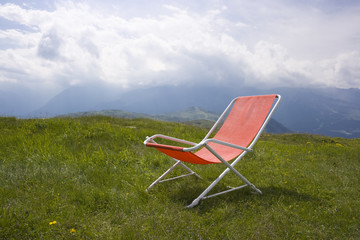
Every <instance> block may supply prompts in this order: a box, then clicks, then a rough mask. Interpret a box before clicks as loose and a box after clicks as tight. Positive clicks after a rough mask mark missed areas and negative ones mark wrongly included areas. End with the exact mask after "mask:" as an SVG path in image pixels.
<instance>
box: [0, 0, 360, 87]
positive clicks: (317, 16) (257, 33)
mask: <svg viewBox="0 0 360 240" xmlns="http://www.w3.org/2000/svg"><path fill="white" fill-rule="evenodd" d="M175 5H176V4H174V5H171V6H170V5H163V6H162V11H161V14H157V15H142V16H136V17H124V16H122V15H117V14H116V12H117V11H114V12H113V13H111V11H110V12H109V11H107V12H106V13H105V12H101V11H100V10H97V9H94V8H92V7H91V6H90V5H87V4H85V3H74V2H60V3H58V4H57V5H56V7H55V9H54V10H52V11H50V10H37V9H31V8H25V7H22V6H18V5H15V4H4V5H1V4H0V18H3V19H7V21H11V22H15V23H18V24H21V25H23V26H24V27H23V28H22V29H19V28H12V29H4V28H3V29H2V30H0V66H1V67H0V84H1V82H17V83H18V84H25V85H27V86H31V85H32V84H34V85H36V86H38V85H39V84H40V83H42V82H43V83H45V85H52V86H53V87H59V88H64V87H66V86H68V85H74V84H81V83H86V82H94V81H95V82H96V81H101V82H105V83H110V84H116V85H118V86H122V87H128V88H131V87H136V86H138V85H154V84H157V85H159V84H181V83H191V82H193V81H204V80H206V81H207V82H221V81H241V82H243V83H245V84H247V85H253V86H259V85H261V86H263V87H276V86H307V85H312V86H317V85H318V86H320V85H326V86H335V87H360V72H359V69H360V68H359V62H360V61H359V60H360V59H359V58H360V57H359V51H360V49H359V46H358V44H357V42H356V40H358V39H356V38H357V37H358V36H359V35H360V28H359V27H358V26H357V24H356V23H357V22H360V19H359V17H358V15H357V14H355V12H356V11H355V10H354V8H352V9H348V8H347V9H344V10H341V11H339V12H336V14H332V15H330V14H329V13H328V12H322V11H321V9H320V10H319V9H318V8H316V7H314V8H307V7H302V8H298V7H297V6H295V7H293V6H290V5H287V4H285V2H281V1H275V2H274V3H273V4H268V3H265V2H257V3H254V2H248V1H228V2H223V3H221V4H218V3H216V4H215V3H214V4H213V5H211V7H208V9H206V10H204V11H202V12H199V11H197V12H196V11H194V10H192V9H188V8H184V7H181V6H180V5H177V6H175ZM259 5H261V6H259ZM145 7H146V6H145ZM357 9H358V8H357ZM309 10H311V11H309ZM358 20H359V21H358ZM349 46H350V47H349ZM0 86H1V85H0Z"/></svg>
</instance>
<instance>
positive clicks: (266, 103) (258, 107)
mask: <svg viewBox="0 0 360 240" xmlns="http://www.w3.org/2000/svg"><path fill="white" fill-rule="evenodd" d="M276 96H277V95H263V96H250V97H238V98H236V99H235V102H234V103H233V106H232V108H231V110H230V113H229V115H228V116H227V118H226V119H225V122H224V123H223V124H222V126H221V128H220V129H219V130H218V131H217V133H216V134H215V136H214V137H213V138H214V139H218V140H221V141H225V142H228V143H232V144H236V145H240V146H243V147H248V146H249V145H250V144H251V142H252V141H253V139H254V138H255V136H256V135H257V134H258V132H259V130H260V128H261V127H262V125H263V123H264V121H265V120H266V117H267V116H268V114H269V112H270V110H271V107H272V105H273V103H274V100H275V97H276ZM210 146H211V147H212V148H213V149H214V150H215V151H216V152H218V153H219V154H220V156H222V157H223V158H224V159H225V160H227V161H229V160H231V159H233V158H235V157H237V156H238V155H239V154H240V153H241V152H242V150H239V149H234V148H230V147H227V146H224V145H220V144H215V143H210ZM196 155H198V156H200V157H202V158H205V159H206V158H212V157H211V154H210V152H208V150H207V149H201V150H200V151H198V152H197V153H196Z"/></svg>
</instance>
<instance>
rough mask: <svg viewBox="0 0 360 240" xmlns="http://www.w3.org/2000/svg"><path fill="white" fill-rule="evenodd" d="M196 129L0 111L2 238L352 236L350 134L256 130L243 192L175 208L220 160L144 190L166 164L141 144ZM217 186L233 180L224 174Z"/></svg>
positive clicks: (356, 212) (357, 155) (358, 154)
mask: <svg viewBox="0 0 360 240" xmlns="http://www.w3.org/2000/svg"><path fill="white" fill-rule="evenodd" d="M159 132H161V133H164V134H167V135H171V136H175V137H180V138H184V139H188V140H191V141H199V140H200V139H201V138H202V137H203V136H204V134H205V132H206V130H204V129H202V128H199V127H196V126H189V125H184V124H180V123H168V122H158V121H153V120H149V119H147V120H144V119H120V118H110V117H100V116H96V117H79V118H65V119H44V120H43V119H28V120H18V119H15V118H0V181H1V183H0V239H307V238H315V239H359V238H360V231H359V229H360V207H359V198H360V190H359V179H360V177H359V171H360V139H342V138H328V137H322V136H314V135H299V134H286V135H264V136H263V137H262V138H261V139H260V141H259V142H258V143H257V145H256V146H255V148H254V150H255V152H254V153H253V154H248V155H247V156H246V157H245V158H244V159H243V160H242V161H241V162H240V163H239V164H238V167H237V169H238V170H239V171H240V172H241V173H243V174H244V175H245V176H246V177H247V178H248V179H249V180H250V181H252V182H253V183H254V184H255V185H256V186H257V187H258V188H259V189H260V190H262V191H263V195H256V194H253V193H252V192H251V190H250V189H248V188H245V189H241V190H239V191H235V192H232V193H230V194H225V195H222V196H219V197H215V198H211V199H208V200H205V201H202V202H201V203H200V204H199V205H198V206H197V207H195V208H193V209H185V208H184V206H186V205H187V204H189V203H191V201H192V200H193V199H194V198H195V197H196V196H197V195H198V194H200V193H201V191H202V190H203V189H204V188H205V187H206V186H207V185H208V184H209V183H210V181H212V180H213V179H214V177H216V176H217V175H218V174H219V173H220V172H221V171H222V170H223V169H224V168H223V167H222V166H221V165H211V166H192V168H193V169H194V170H195V171H197V173H198V174H199V175H201V176H202V177H203V179H201V180H198V179H196V178H195V177H188V178H186V179H181V180H178V181H177V182H167V183H163V184H162V185H160V186H156V187H155V188H154V189H152V191H150V192H149V193H147V192H146V191H145V189H146V187H147V186H148V185H149V184H150V183H151V182H152V181H153V180H155V179H156V178H157V177H158V176H159V175H160V174H161V173H162V172H163V171H164V170H166V169H167V168H168V167H169V166H170V164H171V163H172V162H171V161H169V160H168V159H167V157H166V156H164V155H162V154H160V153H159V152H157V151H156V150H155V149H147V148H145V147H144V146H143V144H142V142H143V140H144V139H145V137H146V136H150V135H152V134H155V133H159ZM223 180H224V181H223V182H222V183H221V184H220V185H219V186H218V187H217V189H216V190H221V189H222V188H226V186H229V185H239V184H240V183H239V180H238V179H237V177H235V176H233V175H232V174H229V175H228V176H226V177H225V178H224V179H223Z"/></svg>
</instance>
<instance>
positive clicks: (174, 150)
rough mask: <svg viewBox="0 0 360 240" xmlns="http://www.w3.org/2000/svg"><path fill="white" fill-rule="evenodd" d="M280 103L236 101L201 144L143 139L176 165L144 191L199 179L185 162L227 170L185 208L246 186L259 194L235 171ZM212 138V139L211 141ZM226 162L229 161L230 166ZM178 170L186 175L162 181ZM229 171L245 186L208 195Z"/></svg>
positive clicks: (268, 98)
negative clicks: (185, 178)
mask: <svg viewBox="0 0 360 240" xmlns="http://www.w3.org/2000/svg"><path fill="white" fill-rule="evenodd" d="M280 99H281V96H280V95H276V94H274V95H262V96H250V97H238V98H235V99H234V100H232V101H231V103H230V104H229V105H228V107H227V108H226V109H225V111H224V112H223V113H222V114H221V115H220V117H219V119H218V120H217V121H216V122H215V124H214V126H213V127H212V128H211V129H210V131H209V132H208V134H207V135H206V136H205V138H204V139H203V140H202V141H201V142H200V143H193V142H190V141H186V140H182V139H178V138H174V137H169V136H165V135H162V134H156V135H153V136H151V137H146V140H145V141H144V144H145V146H147V147H154V148H156V149H157V150H159V151H160V152H162V153H164V154H166V155H168V156H169V157H171V158H172V159H173V160H175V164H174V165H173V166H171V167H170V168H169V169H168V170H167V171H166V172H165V173H164V174H162V175H161V176H160V177H159V178H158V179H157V180H156V181H154V182H153V183H152V184H151V185H150V186H149V187H148V188H147V191H148V190H150V189H151V188H152V187H153V186H154V185H156V184H158V183H160V182H165V181H169V180H174V179H178V178H181V177H186V176H189V175H195V176H197V177H199V178H200V176H199V175H198V174H196V173H195V172H194V171H193V170H191V169H190V168H189V167H188V166H186V165H185V164H184V162H187V163H192V164H218V163H220V164H224V165H225V166H226V169H225V170H224V171H223V172H222V173H221V174H220V175H219V177H217V178H216V179H215V180H214V181H213V182H212V183H211V184H210V185H209V186H208V187H207V188H206V189H205V190H204V191H203V192H202V193H201V194H200V195H199V196H198V197H197V198H196V199H194V200H193V202H192V203H191V204H190V205H188V206H187V207H188V208H191V207H194V206H196V205H197V204H198V203H199V202H200V200H203V199H207V198H211V197H214V196H218V195H220V194H224V193H228V192H231V191H234V190H237V189H241V188H243V187H246V186H249V187H250V188H252V189H253V190H255V192H257V193H259V194H262V193H261V191H260V190H259V189H257V188H256V187H255V185H253V184H252V183H251V182H249V181H248V180H247V179H246V178H245V177H244V176H243V175H241V174H240V173H239V172H238V171H237V170H236V169H235V168H234V167H235V165H236V164H237V163H238V162H239V161H240V159H242V158H243V157H244V156H245V154H246V153H247V152H252V151H253V150H252V148H253V146H254V145H255V143H256V142H257V140H258V138H259V137H260V135H261V133H262V131H263V130H264V128H265V126H266V124H267V123H268V122H269V120H270V118H271V116H272V114H273V112H274V110H275V108H276V107H277V105H278V104H279V102H280ZM217 129H218V130H217ZM212 135H213V137H211V138H210V136H212ZM156 138H160V139H161V138H162V139H166V140H171V141H174V142H177V143H178V144H179V143H180V144H185V145H186V146H189V147H183V146H173V145H166V144H160V143H157V142H156V141H155V139H156ZM178 144H175V145H178ZM229 161H232V162H231V164H230V163H229ZM177 166H182V167H183V168H184V169H185V170H186V171H188V172H189V173H188V174H184V175H181V176H177V177H172V178H167V179H165V177H166V176H167V175H168V174H169V173H170V172H171V171H172V170H174V169H175V168H176V167H177ZM229 171H232V172H233V173H235V174H236V175H237V176H238V177H239V178H240V179H241V180H242V181H243V182H244V183H245V184H244V185H242V186H239V187H235V188H231V189H228V190H225V191H222V192H218V193H215V194H211V195H207V194H208V193H209V192H210V190H211V189H212V188H213V187H214V186H215V185H216V184H217V183H218V182H219V181H220V180H221V179H222V178H223V177H224V176H225V175H226V174H227V173H228V172H229Z"/></svg>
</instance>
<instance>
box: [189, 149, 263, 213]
mask: <svg viewBox="0 0 360 240" xmlns="http://www.w3.org/2000/svg"><path fill="white" fill-rule="evenodd" d="M205 147H206V148H207V149H208V150H209V151H210V152H211V153H212V154H214V155H215V156H216V157H217V158H218V159H219V160H220V161H221V162H222V163H223V164H224V165H225V166H226V167H227V168H226V169H225V170H224V171H223V172H222V173H221V174H220V175H219V177H217V178H216V179H215V180H214V181H213V182H212V183H211V184H210V185H209V186H208V187H207V188H206V189H205V190H204V191H203V192H202V193H201V194H200V195H199V196H198V197H197V198H195V199H194V200H193V202H192V203H191V204H190V205H188V206H186V208H192V207H195V206H196V205H197V204H199V202H200V200H202V199H206V198H210V197H213V196H217V195H220V194H222V193H226V192H229V190H227V191H223V192H220V193H217V194H213V195H210V196H206V195H207V194H208V193H209V192H210V190H211V189H212V188H213V187H215V185H216V184H217V183H218V182H220V180H221V179H222V178H223V177H224V176H225V175H226V174H228V172H229V171H230V170H231V171H232V172H233V173H235V174H236V175H237V176H238V177H239V178H240V179H241V180H242V181H243V182H245V183H246V185H243V186H240V187H238V188H236V189H239V188H242V187H245V186H249V187H251V188H252V189H253V190H255V191H256V192H257V193H259V194H262V192H261V191H260V190H259V189H258V188H256V187H255V185H254V184H252V183H251V182H250V181H249V180H247V179H246V178H245V177H244V176H243V175H241V174H240V173H239V172H238V171H237V170H236V169H235V168H234V165H235V164H236V163H237V162H238V161H239V160H240V159H241V158H242V157H243V156H244V155H245V153H246V152H243V154H241V156H240V157H239V158H238V159H237V160H235V161H234V162H233V163H232V164H229V163H228V162H226V161H225V160H224V159H223V158H222V157H221V156H220V155H219V154H218V153H217V152H215V151H214V150H213V149H212V148H211V147H210V146H208V145H206V146H205Z"/></svg>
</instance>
